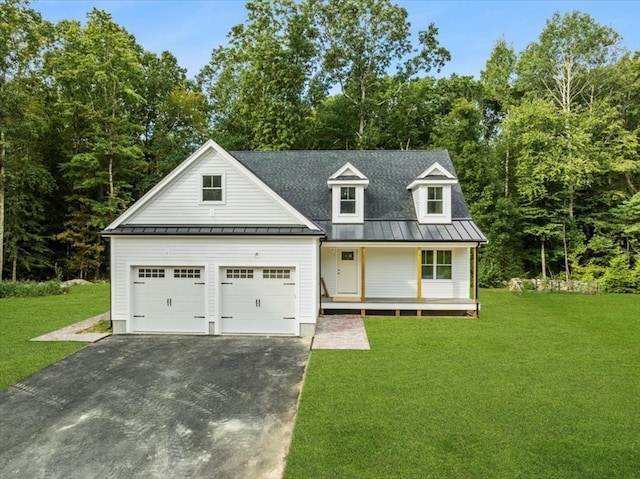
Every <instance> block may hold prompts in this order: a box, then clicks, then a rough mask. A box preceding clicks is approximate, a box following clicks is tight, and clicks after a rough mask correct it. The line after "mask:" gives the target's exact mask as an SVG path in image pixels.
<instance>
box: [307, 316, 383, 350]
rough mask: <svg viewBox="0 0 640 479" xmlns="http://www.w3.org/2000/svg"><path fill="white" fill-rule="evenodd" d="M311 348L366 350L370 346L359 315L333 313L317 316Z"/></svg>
mask: <svg viewBox="0 0 640 479" xmlns="http://www.w3.org/2000/svg"><path fill="white" fill-rule="evenodd" d="M311 349H362V350H368V349H371V348H370V347H369V339H368V338H367V332H366V330H365V329H364V322H363V321H362V318H361V317H360V316H357V315H335V316H320V317H319V318H318V322H317V324H316V334H315V336H314V338H313V343H312V345H311Z"/></svg>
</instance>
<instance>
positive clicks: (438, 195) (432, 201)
mask: <svg viewBox="0 0 640 479" xmlns="http://www.w3.org/2000/svg"><path fill="white" fill-rule="evenodd" d="M442 190H443V188H442V186H427V214H428V215H441V214H442V213H444V201H443V195H442Z"/></svg>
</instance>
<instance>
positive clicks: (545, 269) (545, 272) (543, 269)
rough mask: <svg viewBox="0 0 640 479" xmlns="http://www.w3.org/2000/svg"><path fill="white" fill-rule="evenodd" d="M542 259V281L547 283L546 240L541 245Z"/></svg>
mask: <svg viewBox="0 0 640 479" xmlns="http://www.w3.org/2000/svg"><path fill="white" fill-rule="evenodd" d="M540 257H541V259H542V279H543V280H545V281H546V279H547V255H546V254H545V252H544V238H542V243H541V244H540Z"/></svg>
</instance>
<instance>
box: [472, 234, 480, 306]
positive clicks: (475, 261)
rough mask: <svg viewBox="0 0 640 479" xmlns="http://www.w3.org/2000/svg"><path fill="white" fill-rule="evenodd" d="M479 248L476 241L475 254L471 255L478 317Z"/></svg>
mask: <svg viewBox="0 0 640 479" xmlns="http://www.w3.org/2000/svg"><path fill="white" fill-rule="evenodd" d="M479 248H480V243H476V247H475V254H474V255H473V260H474V263H475V264H474V266H473V267H474V268H475V270H476V274H474V275H473V276H474V278H473V279H474V281H473V282H474V283H475V284H474V285H473V287H474V289H475V293H474V295H475V297H476V318H479V317H480V302H479V301H478V284H479V282H480V281H479V276H480V275H479V270H478V265H479V261H478V249H479Z"/></svg>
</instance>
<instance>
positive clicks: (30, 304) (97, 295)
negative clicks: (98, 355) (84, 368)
mask: <svg viewBox="0 0 640 479" xmlns="http://www.w3.org/2000/svg"><path fill="white" fill-rule="evenodd" d="M108 310H109V285H108V284H97V285H91V286H73V287H72V288H71V289H70V290H69V292H68V293H67V294H64V295H60V296H45V297H38V298H5V299H0V389H4V388H5V387H7V386H9V385H11V384H14V383H15V382H17V381H20V380H21V379H23V378H25V377H26V376H29V375H30V374H33V373H34V372H36V371H39V370H40V369H42V368H44V367H46V366H48V365H49V364H52V363H54V362H56V361H58V360H60V359H62V358H64V357H65V356H68V355H69V354H71V353H73V352H75V351H77V350H78V349H80V348H82V347H84V346H85V345H86V343H76V342H31V341H29V340H30V339H31V338H35V337H37V336H40V335H42V334H45V333H49V332H51V331H55V330H56V329H59V328H62V327H64V326H68V325H70V324H73V323H76V322H78V321H82V320H83V319H87V318H90V317H92V316H95V315H97V314H100V313H104V312H105V311H108Z"/></svg>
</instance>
